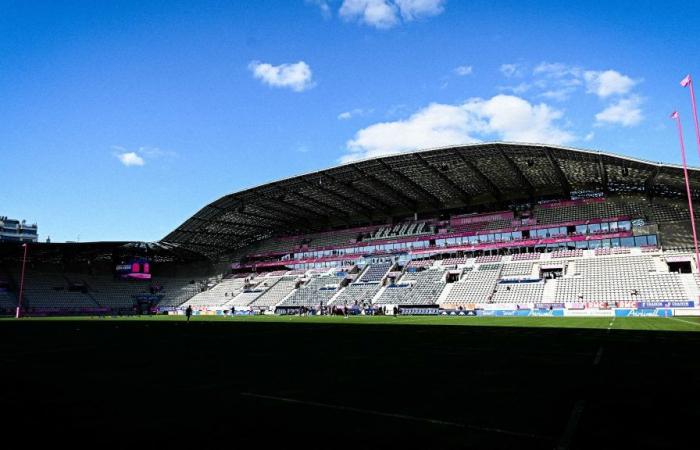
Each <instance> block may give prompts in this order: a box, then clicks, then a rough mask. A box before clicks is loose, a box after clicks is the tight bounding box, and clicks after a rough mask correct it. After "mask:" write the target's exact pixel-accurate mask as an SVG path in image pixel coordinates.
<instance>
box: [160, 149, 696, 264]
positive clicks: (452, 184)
mask: <svg viewBox="0 0 700 450" xmlns="http://www.w3.org/2000/svg"><path fill="white" fill-rule="evenodd" d="M690 177H691V188H692V190H693V196H694V197H695V198H699V197H700V170H698V169H692V170H690ZM582 190H599V191H603V192H605V193H616V192H640V193H646V194H647V195H649V196H674V197H676V196H682V195H685V184H684V178H683V169H682V168H681V167H680V166H676V165H670V164H661V163H654V162H649V161H643V160H639V159H634V158H629V157H624V156H620V155H614V154H610V153H603V152H598V151H590V150H579V149H572V148H565V147H559V146H552V145H540V144H519V143H504V142H493V143H483V144H471V145H463V146H453V147H445V148H437V149H430V150H421V151H415V152H410V153H401V154H396V155H391V156H384V157H378V158H372V159H366V160H361V161H357V162H352V163H348V164H343V165H339V166H336V167H332V168H330V169H325V170H320V171H317V172H312V173H308V174H304V175H299V176H295V177H291V178H285V179H282V180H279V181H274V182H271V183H267V184H263V185H260V186H257V187H253V188H250V189H246V190H243V191H240V192H235V193H233V194H229V195H226V196H224V197H221V198H220V199H218V200H216V201H215V202H213V203H210V204H209V205H207V206H205V207H204V208H202V209H201V210H200V211H198V212H197V213H196V214H195V215H194V216H192V217H191V218H190V219H188V220H187V221H186V222H185V223H183V224H182V225H180V226H179V227H178V228H177V229H175V230H174V231H173V232H171V233H170V234H168V235H167V236H166V237H165V238H163V240H162V241H161V244H164V245H167V246H169V247H183V248H185V249H188V250H191V251H195V252H198V253H202V254H205V255H207V256H209V257H217V256H221V255H224V254H226V253H230V252H233V251H235V250H237V249H240V248H242V247H245V246H247V245H249V244H251V243H253V242H255V241H258V240H262V239H265V238H268V237H270V236H272V235H275V234H293V233H296V232H308V231H316V230H324V229H326V230H327V229H331V228H338V227H345V226H353V225H361V224H367V223H372V222H373V223H385V222H386V220H387V218H390V217H399V216H406V215H410V214H413V213H426V214H430V213H432V214H437V213H439V212H444V211H450V210H454V211H458V210H465V209H466V210H469V209H473V210H478V209H483V208H484V207H485V206H487V205H491V206H493V207H494V208H498V207H500V208H502V207H504V206H506V205H508V204H509V203H512V202H519V201H530V200H533V199H536V198H538V197H544V196H561V197H568V196H570V195H571V193H572V192H575V191H582Z"/></svg>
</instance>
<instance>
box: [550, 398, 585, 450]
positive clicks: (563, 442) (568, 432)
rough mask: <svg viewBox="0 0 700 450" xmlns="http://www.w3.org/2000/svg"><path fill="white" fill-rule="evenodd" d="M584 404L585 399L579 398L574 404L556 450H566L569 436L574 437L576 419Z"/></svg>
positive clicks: (569, 441) (577, 419)
mask: <svg viewBox="0 0 700 450" xmlns="http://www.w3.org/2000/svg"><path fill="white" fill-rule="evenodd" d="M584 406H586V401H585V400H579V401H577V402H576V403H575V404H574V409H572V410H571V416H570V417H569V421H568V422H567V423H566V428H565V429H564V434H563V435H562V436H561V439H559V444H558V445H557V450H567V449H568V448H569V446H570V445H571V438H573V437H574V432H575V431H576V427H577V426H578V421H579V419H580V418H581V414H582V413H583V407H584Z"/></svg>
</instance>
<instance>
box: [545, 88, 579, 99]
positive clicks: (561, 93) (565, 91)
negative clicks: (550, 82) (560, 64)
mask: <svg viewBox="0 0 700 450" xmlns="http://www.w3.org/2000/svg"><path fill="white" fill-rule="evenodd" d="M575 91H576V88H573V87H563V88H559V89H553V90H550V91H545V92H543V93H541V94H540V95H539V96H540V97H543V98H546V99H548V100H555V101H558V102H563V101H564V100H568V99H569V98H570V97H571V94H573V93H574V92H575Z"/></svg>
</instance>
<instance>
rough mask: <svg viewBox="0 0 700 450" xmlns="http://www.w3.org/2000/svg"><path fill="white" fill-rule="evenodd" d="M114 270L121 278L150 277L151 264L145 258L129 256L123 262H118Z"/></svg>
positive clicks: (141, 278) (145, 278) (142, 278)
mask: <svg viewBox="0 0 700 450" xmlns="http://www.w3.org/2000/svg"><path fill="white" fill-rule="evenodd" d="M116 271H117V274H118V275H119V276H120V277H122V278H136V279H139V280H150V279H151V264H150V263H149V262H148V259H146V258H131V259H130V260H129V261H127V262H125V263H122V264H118V265H117V269H116Z"/></svg>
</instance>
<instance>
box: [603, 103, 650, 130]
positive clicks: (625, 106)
mask: <svg viewBox="0 0 700 450" xmlns="http://www.w3.org/2000/svg"><path fill="white" fill-rule="evenodd" d="M641 103H642V100H641V99H640V98H639V97H630V98H623V99H620V100H618V101H617V103H613V104H611V105H610V106H608V107H607V108H605V109H604V110H602V111H601V112H599V113H598V114H596V115H595V120H596V124H597V125H603V124H608V125H622V126H623V127H631V126H634V125H637V124H639V123H640V122H641V121H642V120H643V119H644V115H643V114H642V109H641V108H640V105H641Z"/></svg>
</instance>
